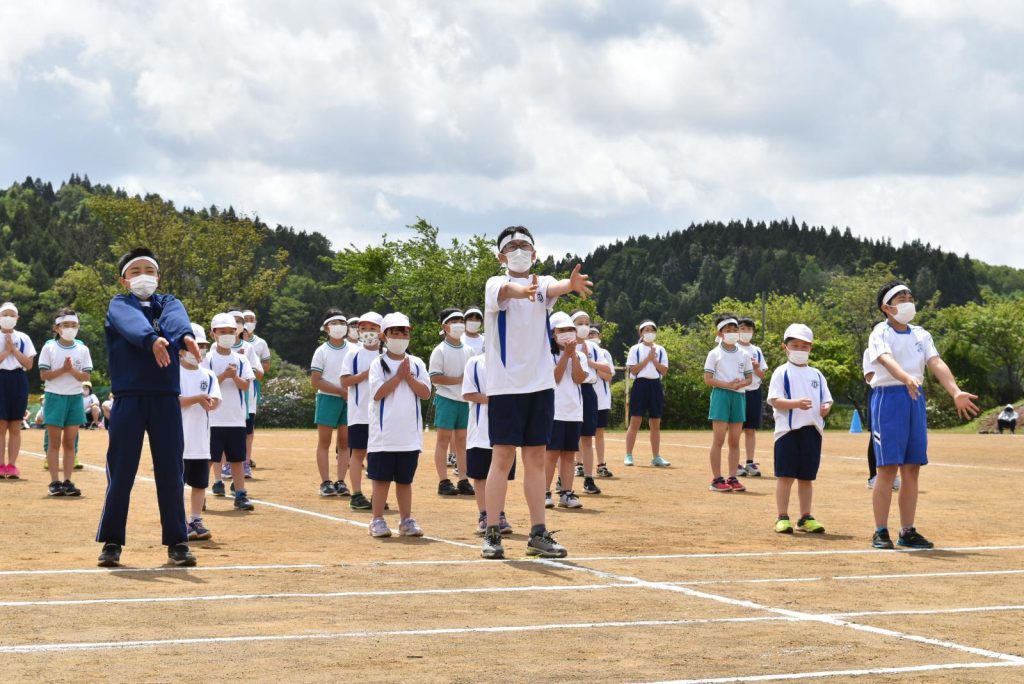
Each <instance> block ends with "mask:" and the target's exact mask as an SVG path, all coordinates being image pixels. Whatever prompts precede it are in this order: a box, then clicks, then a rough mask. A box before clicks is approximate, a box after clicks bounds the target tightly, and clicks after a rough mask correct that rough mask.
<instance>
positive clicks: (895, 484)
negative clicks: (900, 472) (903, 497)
mask: <svg viewBox="0 0 1024 684" xmlns="http://www.w3.org/2000/svg"><path fill="white" fill-rule="evenodd" d="M892 491H894V492H898V491H900V478H898V477H897V478H896V479H894V480H893V481H892Z"/></svg>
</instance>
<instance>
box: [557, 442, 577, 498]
mask: <svg viewBox="0 0 1024 684" xmlns="http://www.w3.org/2000/svg"><path fill="white" fill-rule="evenodd" d="M575 465H576V452H575V451H562V452H559V458H558V477H559V478H560V479H561V480H562V489H563V490H564V491H567V492H568V491H570V490H571V489H572V477H573V467H574V466H575Z"/></svg>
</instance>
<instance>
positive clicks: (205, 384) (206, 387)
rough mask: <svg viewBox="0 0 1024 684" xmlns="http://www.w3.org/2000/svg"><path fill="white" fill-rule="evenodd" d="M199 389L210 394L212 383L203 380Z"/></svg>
mask: <svg viewBox="0 0 1024 684" xmlns="http://www.w3.org/2000/svg"><path fill="white" fill-rule="evenodd" d="M199 389H200V390H202V391H203V392H208V391H209V390H210V382H209V381H208V380H203V381H202V382H200V383H199Z"/></svg>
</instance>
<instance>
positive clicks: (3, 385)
mask: <svg viewBox="0 0 1024 684" xmlns="http://www.w3.org/2000/svg"><path fill="white" fill-rule="evenodd" d="M27 408H28V374H27V373H26V372H25V371H24V370H21V369H16V370H0V420H16V421H18V422H19V423H20V422H21V421H23V420H24V419H25V409H27ZM43 415H44V416H45V415H46V412H45V411H44V412H43Z"/></svg>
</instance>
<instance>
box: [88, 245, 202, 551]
mask: <svg viewBox="0 0 1024 684" xmlns="http://www.w3.org/2000/svg"><path fill="white" fill-rule="evenodd" d="M118 270H119V272H120V274H121V279H120V281H121V285H122V286H124V287H125V288H127V289H128V290H129V293H128V294H120V295H116V296H115V297H114V298H113V299H112V300H110V306H109V308H108V309H107V319H106V322H105V323H104V325H103V328H104V336H105V339H106V347H107V362H108V366H109V368H110V384H111V390H112V392H113V393H114V395H115V396H116V397H117V399H116V400H115V401H114V405H113V407H112V409H111V411H110V427H109V429H108V435H109V439H110V444H109V446H108V447H107V493H106V498H105V500H104V503H103V512H102V513H101V515H100V524H99V530H98V531H97V532H96V541H98V542H100V543H102V544H103V551H102V552H101V553H100V557H99V565H100V566H101V567H115V566H117V565H120V560H121V547H122V546H123V545H124V543H125V525H126V524H127V522H128V502H129V498H130V496H131V492H132V485H133V484H135V473H136V472H137V471H138V469H139V459H140V458H141V456H142V438H143V437H144V436H145V435H149V449H150V453H151V454H152V456H153V478H154V479H155V480H156V494H157V501H158V503H159V506H160V524H161V527H162V528H163V543H164V544H165V545H166V546H167V556H168V558H169V559H170V561H171V562H172V563H174V564H175V565H186V566H191V565H195V563H196V558H195V556H194V555H192V552H191V551H189V548H188V544H187V543H186V541H187V539H188V527H187V525H186V521H185V505H184V501H183V496H184V489H185V488H184V481H183V465H182V452H183V450H184V438H183V436H182V426H181V407H180V405H179V404H178V395H179V394H180V383H179V370H178V351H179V350H180V349H181V348H182V347H183V346H184V347H185V348H187V349H188V350H189V351H190V352H192V353H193V354H195V355H196V356H197V357H199V356H201V354H202V352H200V351H199V347H198V346H197V345H196V342H195V339H193V337H192V326H191V325H190V323H189V319H188V313H186V311H185V307H184V306H182V304H181V302H179V301H178V300H177V299H176V298H175V297H174V296H172V295H169V294H156V287H157V283H158V282H159V280H160V275H159V266H158V264H157V261H156V257H155V256H153V252H151V251H150V250H148V249H146V248H145V247H137V248H135V249H133V250H132V251H130V252H128V253H127V254H125V255H124V256H123V257H121V260H120V261H119V262H118Z"/></svg>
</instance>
